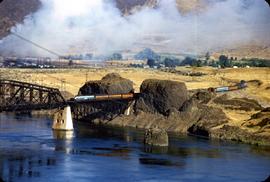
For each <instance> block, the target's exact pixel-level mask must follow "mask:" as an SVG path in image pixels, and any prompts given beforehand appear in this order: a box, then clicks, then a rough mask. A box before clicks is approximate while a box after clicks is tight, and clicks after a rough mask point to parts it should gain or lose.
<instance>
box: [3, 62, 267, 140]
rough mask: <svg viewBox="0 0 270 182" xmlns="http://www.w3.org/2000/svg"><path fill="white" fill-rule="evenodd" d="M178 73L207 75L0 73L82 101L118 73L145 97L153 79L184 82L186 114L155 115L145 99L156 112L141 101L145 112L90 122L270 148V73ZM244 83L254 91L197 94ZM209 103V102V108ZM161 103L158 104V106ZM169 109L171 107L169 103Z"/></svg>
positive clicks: (126, 71) (84, 71)
mask: <svg viewBox="0 0 270 182" xmlns="http://www.w3.org/2000/svg"><path fill="white" fill-rule="evenodd" d="M177 70H180V71H183V72H188V73H190V72H201V73H203V75H202V76H188V75H179V74H175V73H165V72H162V71H159V70H152V69H133V68H121V69H120V68H119V69H118V68H112V69H108V68H100V69H94V68H89V69H52V70H50V69H48V70H33V69H0V73H1V77H2V78H6V79H15V80H20V81H26V82H33V83H37V84H41V85H45V86H51V87H56V88H59V89H61V91H62V93H66V98H69V97H72V96H74V95H77V94H78V92H79V89H80V88H81V87H82V86H83V85H84V83H85V81H93V80H100V79H101V78H102V77H104V76H105V75H106V74H108V73H110V72H117V73H119V74H120V75H121V77H123V78H125V79H129V80H131V81H132V82H133V88H134V91H135V92H139V91H140V87H141V85H142V83H143V81H144V80H147V79H153V78H155V79H158V80H168V81H176V82H178V83H179V82H182V83H184V84H185V86H186V90H187V91H186V92H187V93H186V96H187V98H185V99H184V100H185V105H186V108H182V110H181V107H182V105H181V104H183V103H174V104H176V105H174V104H172V105H173V106H175V107H172V108H167V110H162V109H161V110H160V108H158V110H156V109H155V108H154V110H152V108H151V107H152V106H151V105H152V104H155V103H153V102H152V101H151V100H149V99H147V98H144V99H146V100H147V101H149V102H150V103H149V104H148V105H150V106H151V107H150V112H148V110H149V108H147V107H144V106H143V102H141V101H144V100H141V101H140V107H141V108H142V107H143V108H142V111H138V105H137V106H134V107H135V108H134V107H133V106H132V107H131V115H130V116H125V115H122V113H116V114H114V115H112V116H110V117H108V118H107V119H104V118H103V119H104V120H102V119H101V120H99V119H93V120H91V119H88V120H87V121H88V122H94V123H105V124H108V125H117V126H123V127H125V126H131V127H135V128H143V129H147V128H150V127H161V128H164V129H166V130H167V131H173V132H178V133H180V132H181V133H185V134H192V135H202V136H207V137H209V138H219V139H229V140H236V141H242V142H245V143H252V144H257V145H269V142H268V141H270V140H269V135H270V131H269V128H270V126H269V118H270V113H269V111H268V109H267V108H269V107H270V94H269V88H270V78H269V77H270V69H269V68H238V69H214V68H208V67H204V68H184V67H179V68H177ZM241 80H246V81H247V83H248V87H247V88H246V89H243V90H237V91H233V92H228V93H226V94H224V93H222V94H216V95H207V94H206V93H203V92H197V91H200V89H203V88H209V87H218V86H224V85H234V84H236V83H239V82H240V81H241ZM107 85H109V84H107ZM129 85H130V84H129ZM129 87H130V86H129ZM129 87H128V89H129V90H130V88H129ZM133 88H132V89H133ZM179 89H181V88H179ZM129 90H128V91H129ZM179 92H180V91H179ZM196 93H197V96H196V95H195V94H196ZM175 94H176V95H172V97H171V99H170V101H174V100H175V99H176V98H178V97H179V95H178V94H177V93H175ZM165 95H166V94H165ZM160 96H162V94H159V95H155V94H154V97H155V98H158V97H160ZM204 99H207V102H206V101H204ZM164 100H166V98H164ZM151 102H152V103H151ZM159 102H160V101H159V100H157V103H159ZM205 102H206V103H205ZM164 103H165V104H167V102H166V101H164ZM133 104H135V103H133ZM111 105H114V106H115V105H117V104H116V103H111ZM180 105H181V106H180ZM168 109H169V110H168ZM146 111H147V112H146ZM167 111H168V113H167ZM116 116H117V117H116Z"/></svg>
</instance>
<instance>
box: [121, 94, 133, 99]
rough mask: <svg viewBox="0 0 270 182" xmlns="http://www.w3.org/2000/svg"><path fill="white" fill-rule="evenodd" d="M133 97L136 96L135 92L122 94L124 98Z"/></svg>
mask: <svg viewBox="0 0 270 182" xmlns="http://www.w3.org/2000/svg"><path fill="white" fill-rule="evenodd" d="M132 98H134V94H133V93H128V94H122V99H132Z"/></svg>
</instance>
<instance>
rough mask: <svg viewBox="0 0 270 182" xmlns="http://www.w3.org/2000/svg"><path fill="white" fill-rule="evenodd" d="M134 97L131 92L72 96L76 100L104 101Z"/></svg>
mask: <svg viewBox="0 0 270 182" xmlns="http://www.w3.org/2000/svg"><path fill="white" fill-rule="evenodd" d="M132 98H134V94H133V93H127V94H110V95H82V96H76V97H75V98H74V100H75V101H77V102H88V101H105V100H127V99H132Z"/></svg>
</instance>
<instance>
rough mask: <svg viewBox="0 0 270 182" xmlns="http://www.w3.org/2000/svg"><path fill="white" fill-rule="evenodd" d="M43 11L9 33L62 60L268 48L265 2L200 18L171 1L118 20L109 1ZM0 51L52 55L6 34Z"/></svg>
mask: <svg viewBox="0 0 270 182" xmlns="http://www.w3.org/2000/svg"><path fill="white" fill-rule="evenodd" d="M41 1H42V4H43V6H42V8H41V9H40V10H39V11H38V12H37V13H35V14H33V15H31V16H29V17H27V18H26V19H25V21H24V23H23V24H21V25H17V26H16V27H14V28H13V29H12V31H13V32H15V33H17V34H20V35H22V36H23V37H26V38H27V39H30V40H32V41H33V42H36V43H38V44H40V45H42V46H44V47H46V48H48V49H50V50H53V51H55V52H58V53H59V54H61V55H65V54H69V53H86V52H93V53H95V54H110V53H112V52H116V51H121V50H136V51H137V50H140V49H142V48H143V47H150V48H153V49H155V50H157V51H162V52H174V53H184V52H192V53H202V52H206V51H211V50H215V49H221V48H229V47H232V46H237V45H242V44H247V43H250V42H253V43H254V42H256V43H259V44H269V43H270V33H269V29H270V9H269V7H268V5H267V4H266V3H265V1H264V0H206V1H207V2H208V3H209V6H208V8H207V9H206V10H203V11H202V12H200V13H189V14H184V15H182V14H181V12H179V11H178V9H177V7H176V3H175V0H160V4H159V6H158V8H155V9H150V8H144V9H142V10H140V11H139V12H137V13H135V14H133V15H130V16H122V15H121V12H120V11H119V10H118V9H117V8H116V6H115V4H114V3H113V2H112V1H111V0H110V1H109V0H41ZM0 52H2V53H9V54H10V53H14V54H16V55H37V56H51V55H50V54H49V53H47V52H45V51H43V50H41V49H39V48H37V47H35V46H32V45H31V44H29V43H26V42H24V41H22V40H19V39H18V38H17V37H15V36H13V35H10V36H8V37H6V38H4V39H3V40H2V41H1V42H0Z"/></svg>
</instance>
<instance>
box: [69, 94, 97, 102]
mask: <svg viewBox="0 0 270 182" xmlns="http://www.w3.org/2000/svg"><path fill="white" fill-rule="evenodd" d="M74 99H75V101H77V102H86V101H94V100H96V97H95V95H84V96H83V95H82V96H76V97H75V98H74Z"/></svg>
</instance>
